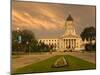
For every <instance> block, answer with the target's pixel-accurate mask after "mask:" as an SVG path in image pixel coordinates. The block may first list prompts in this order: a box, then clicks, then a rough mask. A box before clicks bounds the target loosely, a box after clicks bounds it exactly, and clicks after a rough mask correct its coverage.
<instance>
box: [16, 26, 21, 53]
mask: <svg viewBox="0 0 100 75" xmlns="http://www.w3.org/2000/svg"><path fill="white" fill-rule="evenodd" d="M19 32H20V28H19V27H18V28H17V34H18V36H17V42H18V52H19V50H20V44H21V35H20V34H19Z"/></svg>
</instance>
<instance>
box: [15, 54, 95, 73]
mask: <svg viewBox="0 0 100 75" xmlns="http://www.w3.org/2000/svg"><path fill="white" fill-rule="evenodd" d="M62 56H64V57H65V58H66V60H67V62H68V63H69V66H66V67H61V68H52V67H51V65H52V64H53V63H54V62H55V61H56V59H58V58H59V57H62ZM26 61H27V60H26ZM95 68H96V65H95V64H93V63H90V62H87V61H84V60H82V59H79V58H76V57H73V56H70V55H57V56H54V57H51V58H49V59H46V60H44V61H41V62H38V63H35V64H30V65H28V66H25V67H23V68H19V69H17V70H16V71H15V72H14V74H19V73H20V74H22V73H38V72H57V71H73V70H85V69H95Z"/></svg>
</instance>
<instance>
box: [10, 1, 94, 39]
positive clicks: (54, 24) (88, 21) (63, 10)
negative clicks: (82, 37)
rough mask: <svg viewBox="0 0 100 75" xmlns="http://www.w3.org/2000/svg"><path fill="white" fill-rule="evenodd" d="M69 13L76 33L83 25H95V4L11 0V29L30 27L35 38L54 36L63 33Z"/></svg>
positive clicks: (80, 30) (79, 31) (78, 32)
mask: <svg viewBox="0 0 100 75" xmlns="http://www.w3.org/2000/svg"><path fill="white" fill-rule="evenodd" d="M69 14H71V16H72V17H73V19H74V24H75V29H76V32H77V34H80V33H81V32H82V30H83V29H84V28H85V27H89V26H94V27H95V6H82V5H70V4H54V3H53V4H52V3H36V2H20V1H13V2H12V29H13V30H14V29H16V28H17V27H19V28H20V29H30V30H32V31H33V32H34V34H35V35H36V38H46V37H52V38H54V37H55V38H56V37H59V36H61V35H63V33H64V25H65V20H66V18H67V17H68V15H69Z"/></svg>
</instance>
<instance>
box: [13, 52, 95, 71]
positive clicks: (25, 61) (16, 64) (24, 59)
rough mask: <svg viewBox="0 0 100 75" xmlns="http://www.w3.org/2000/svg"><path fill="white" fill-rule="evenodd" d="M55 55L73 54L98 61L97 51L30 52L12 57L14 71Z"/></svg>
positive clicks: (87, 59) (93, 61) (91, 60)
mask: <svg viewBox="0 0 100 75" xmlns="http://www.w3.org/2000/svg"><path fill="white" fill-rule="evenodd" d="M55 55H72V56H75V57H78V58H81V59H83V60H86V61H89V62H92V63H96V62H95V53H87V52H84V53H80V52H65V53H64V52H54V53H52V54H50V53H42V54H30V55H21V56H20V57H19V58H15V59H12V71H14V70H16V69H18V68H21V67H24V66H26V65H29V64H32V63H36V62H39V61H42V60H45V59H48V58H50V57H53V56H55Z"/></svg>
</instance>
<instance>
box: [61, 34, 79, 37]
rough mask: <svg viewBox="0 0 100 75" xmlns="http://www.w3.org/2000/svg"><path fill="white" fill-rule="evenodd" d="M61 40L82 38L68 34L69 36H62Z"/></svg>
mask: <svg viewBox="0 0 100 75" xmlns="http://www.w3.org/2000/svg"><path fill="white" fill-rule="evenodd" d="M61 38H80V36H78V35H71V34H68V35H63V36H61Z"/></svg>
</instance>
